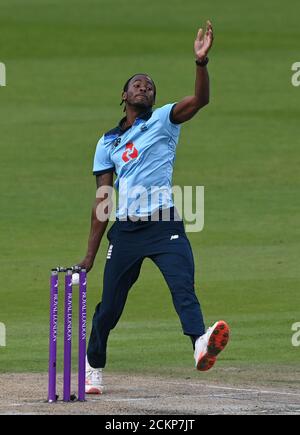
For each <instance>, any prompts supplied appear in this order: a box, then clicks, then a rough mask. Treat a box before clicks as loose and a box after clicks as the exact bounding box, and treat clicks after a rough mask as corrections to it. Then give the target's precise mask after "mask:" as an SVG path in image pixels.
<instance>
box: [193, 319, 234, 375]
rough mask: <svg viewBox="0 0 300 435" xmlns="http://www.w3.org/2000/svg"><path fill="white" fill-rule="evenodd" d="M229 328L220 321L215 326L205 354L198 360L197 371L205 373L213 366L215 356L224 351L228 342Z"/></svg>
mask: <svg viewBox="0 0 300 435" xmlns="http://www.w3.org/2000/svg"><path fill="white" fill-rule="evenodd" d="M229 332H230V330H229V326H228V325H227V323H226V322H224V320H220V322H218V323H217V325H216V326H215V328H214V330H213V332H212V334H211V336H210V338H209V341H208V345H207V353H206V354H205V355H203V356H202V357H201V358H199V361H198V363H197V370H199V371H200V372H206V371H207V370H209V369H211V368H212V366H213V365H214V364H215V362H216V359H217V356H218V355H219V353H220V352H222V350H224V349H225V347H226V345H227V343H228V341H229Z"/></svg>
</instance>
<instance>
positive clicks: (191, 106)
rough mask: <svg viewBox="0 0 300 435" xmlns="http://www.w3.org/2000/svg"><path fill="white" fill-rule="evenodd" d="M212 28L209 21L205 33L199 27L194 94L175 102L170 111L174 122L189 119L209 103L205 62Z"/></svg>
mask: <svg viewBox="0 0 300 435" xmlns="http://www.w3.org/2000/svg"><path fill="white" fill-rule="evenodd" d="M213 39H214V36H213V28H212V24H211V22H210V21H207V28H206V32H205V34H203V29H199V31H198V34H197V38H196V40H195V43H194V52H195V57H196V58H195V60H196V82H195V95H193V96H190V97H185V98H184V99H183V100H181V101H180V102H179V103H177V104H176V106H175V107H174V110H173V113H172V121H173V122H174V123H175V124H181V123H182V122H185V121H188V120H189V119H191V118H192V117H193V116H194V115H195V114H196V113H197V112H198V110H200V109H201V108H202V107H204V106H206V105H207V104H208V103H209V76H208V71H207V67H206V64H207V62H208V59H207V54H208V52H209V50H210V49H211V47H212V44H213Z"/></svg>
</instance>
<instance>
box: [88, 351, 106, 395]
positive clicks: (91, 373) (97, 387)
mask: <svg viewBox="0 0 300 435" xmlns="http://www.w3.org/2000/svg"><path fill="white" fill-rule="evenodd" d="M103 390H104V387H103V377H102V369H94V368H93V367H91V366H90V365H89V362H88V360H87V359H86V371H85V393H86V394H103Z"/></svg>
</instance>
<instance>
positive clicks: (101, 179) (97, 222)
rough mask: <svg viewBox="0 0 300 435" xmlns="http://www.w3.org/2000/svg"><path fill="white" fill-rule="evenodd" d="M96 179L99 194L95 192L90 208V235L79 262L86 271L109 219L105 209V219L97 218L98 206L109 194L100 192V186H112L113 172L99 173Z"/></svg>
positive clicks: (94, 255)
mask: <svg viewBox="0 0 300 435" xmlns="http://www.w3.org/2000/svg"><path fill="white" fill-rule="evenodd" d="M96 181H97V189H98V190H97V192H100V194H99V195H98V194H97V198H96V200H95V203H94V206H93V208H92V216H91V229H90V235H89V239H88V248H87V253H86V256H85V258H84V259H83V260H82V261H81V263H79V266H81V267H84V268H86V269H87V271H88V272H89V271H90V270H91V268H92V267H93V264H94V260H95V258H96V255H97V252H98V250H99V246H100V243H101V240H102V237H103V235H104V233H105V231H106V228H107V224H108V221H109V214H108V213H107V210H105V211H106V216H107V217H106V218H105V219H99V218H100V214H101V213H99V207H101V203H102V202H103V201H104V200H107V199H108V196H109V195H108V194H106V193H105V194H102V193H101V188H104V190H107V189H106V187H108V190H109V189H111V188H112V185H113V173H112V172H109V173H106V174H103V175H99V176H97V177H96ZM102 215H103V213H102Z"/></svg>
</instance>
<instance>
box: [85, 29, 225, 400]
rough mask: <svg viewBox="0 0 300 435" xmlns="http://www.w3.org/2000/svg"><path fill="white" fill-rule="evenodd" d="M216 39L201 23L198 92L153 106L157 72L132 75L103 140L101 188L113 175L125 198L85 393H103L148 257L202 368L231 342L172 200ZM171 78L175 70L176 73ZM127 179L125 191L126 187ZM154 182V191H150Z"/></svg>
mask: <svg viewBox="0 0 300 435" xmlns="http://www.w3.org/2000/svg"><path fill="white" fill-rule="evenodd" d="M212 44H213V28H212V24H211V22H210V21H207V24H206V30H205V31H204V30H202V29H200V30H199V32H198V34H197V37H196V40H195V43H194V54H195V64H196V65H195V68H196V79H195V91H194V95H192V96H187V97H185V98H183V99H182V100H181V101H179V102H177V103H171V104H166V105H164V106H162V107H159V108H156V109H154V105H155V98H156V86H155V83H154V81H153V80H152V78H151V77H150V76H149V75H147V74H135V75H134V76H132V77H130V79H128V80H127V81H126V83H125V85H124V88H123V92H122V102H121V104H122V105H124V112H125V116H124V118H123V119H121V121H120V122H119V124H118V125H117V126H116V127H115V128H113V129H111V130H110V131H108V132H107V133H105V134H104V135H103V136H102V137H101V138H100V140H99V142H98V144H97V148H96V153H95V158H94V168H93V173H94V175H95V177H96V183H97V189H99V188H101V187H103V186H108V187H110V188H112V186H113V181H114V174H115V175H116V180H115V188H116V189H117V190H119V202H118V207H117V212H116V213H117V214H116V221H115V222H114V224H113V225H112V227H111V228H110V230H109V232H108V234H107V238H108V240H109V249H108V254H107V260H106V265H105V270H104V276H103V289H102V290H103V293H102V301H101V302H100V303H99V304H98V305H97V307H96V310H95V314H94V317H93V324H92V331H91V336H90V340H89V345H88V349H87V368H86V393H87V394H101V393H102V392H103V388H104V386H103V377H102V374H103V373H102V371H103V369H104V367H105V365H106V354H107V344H108V338H109V334H110V331H111V330H112V329H113V328H114V327H115V326H116V325H117V323H118V320H119V319H120V317H121V315H122V312H123V309H124V306H125V303H126V299H127V295H128V292H129V290H130V288H131V287H132V286H133V284H134V283H135V282H136V281H137V279H138V277H139V274H140V269H141V266H142V263H143V260H144V259H145V258H150V259H151V260H152V261H153V262H154V263H155V264H156V265H157V267H158V268H159V270H160V271H161V273H162V274H163V276H164V279H165V280H166V283H167V284H168V287H169V289H170V291H171V295H172V300H173V304H174V307H175V310H176V312H177V314H178V316H179V319H180V322H181V325H182V330H183V333H184V334H185V335H186V336H189V337H190V339H191V341H192V346H193V353H194V359H195V367H196V368H197V370H199V371H206V370H209V369H211V368H212V367H213V365H214V364H215V362H216V358H217V356H218V354H219V353H220V352H221V351H222V350H223V349H224V348H225V346H226V345H227V343H228V340H229V327H228V325H227V323H226V322H225V321H223V320H220V321H218V322H216V323H215V324H214V325H213V326H212V327H211V328H208V329H207V330H206V328H205V325H204V320H203V315H202V311H201V307H200V304H199V301H198V299H197V296H196V293H195V288H194V259H193V253H192V249H191V245H190V242H189V240H188V238H187V235H186V233H185V228H184V224H183V221H182V219H181V218H179V216H178V213H177V211H176V208H175V207H174V203H173V199H172V175H173V166H174V161H175V154H176V146H177V144H178V140H179V135H180V130H181V126H182V124H184V123H185V122H187V121H189V120H190V119H192V118H193V117H194V116H195V115H196V114H197V113H198V112H199V110H200V109H203V108H204V107H205V106H206V105H207V104H208V103H209V75H208V69H207V64H208V60H209V59H208V53H209V51H210V49H211V47H212ZM170 69H172V65H170ZM171 77H172V76H171V74H170V77H169V78H170V80H171ZM200 145H201V144H200ZM187 170H188V168H187ZM125 184H126V192H127V196H126V194H125V195H124V193H123V187H122V186H124V185H125ZM136 186H142V187H143V188H144V191H146V198H145V197H144V198H143V201H139V203H138V207H135V204H136V203H135V202H134V199H132V197H131V194H132V192H133V191H134V189H135V188H136ZM153 186H155V188H156V190H157V191H156V195H151V188H152V187H153ZM152 190H153V189H152ZM157 192H158V193H159V194H158V195H157ZM144 196H145V195H144ZM105 199H106V197H105V195H100V197H99V195H97V198H96V200H95V204H94V206H93V209H92V217H91V229H90V235H89V239H88V248H87V253H86V255H85V257H84V259H83V260H82V261H81V263H80V264H79V266H81V267H84V268H86V269H87V271H90V270H91V268H92V267H93V264H94V260H95V257H96V255H97V252H98V250H99V247H100V243H101V240H102V238H103V236H104V234H105V231H106V228H107V225H108V221H109V217H107V218H106V219H99V218H98V216H97V208H98V207H99V205H101V203H102V202H103V201H104V200H105ZM158 303H159V301H158Z"/></svg>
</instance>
